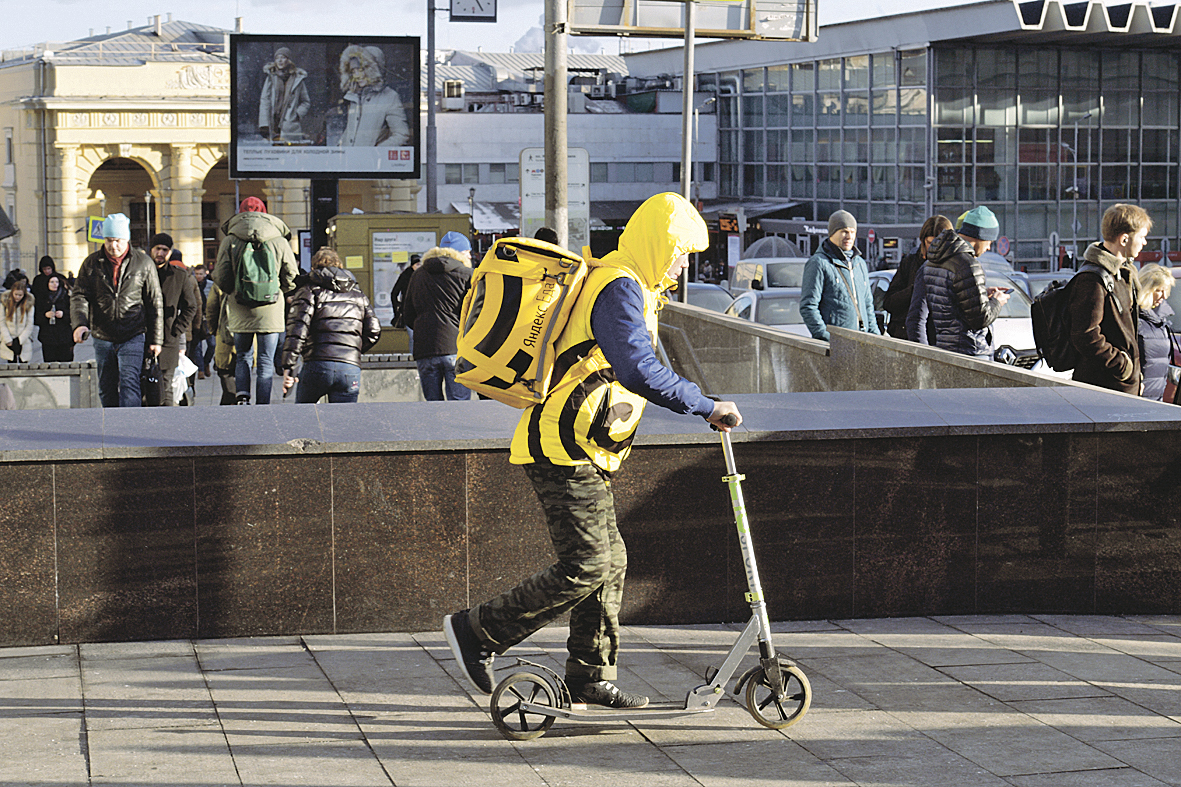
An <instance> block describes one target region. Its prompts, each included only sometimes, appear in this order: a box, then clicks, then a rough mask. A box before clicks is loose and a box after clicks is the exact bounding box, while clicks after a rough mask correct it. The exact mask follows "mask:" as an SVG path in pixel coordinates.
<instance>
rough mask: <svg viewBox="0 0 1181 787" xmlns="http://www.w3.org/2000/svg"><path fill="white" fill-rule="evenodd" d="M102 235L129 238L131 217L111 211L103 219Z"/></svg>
mask: <svg viewBox="0 0 1181 787" xmlns="http://www.w3.org/2000/svg"><path fill="white" fill-rule="evenodd" d="M103 237H104V238H120V239H122V240H131V219H129V218H127V217H126V216H124V215H123V214H122V213H112V214H111V215H110V216H107V217H106V218H105V219H103Z"/></svg>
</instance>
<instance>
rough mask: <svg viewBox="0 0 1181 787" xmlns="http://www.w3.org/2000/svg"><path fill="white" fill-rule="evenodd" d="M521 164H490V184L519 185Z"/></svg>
mask: <svg viewBox="0 0 1181 787" xmlns="http://www.w3.org/2000/svg"><path fill="white" fill-rule="evenodd" d="M520 171H521V165H520V164H489V165H488V182H489V183H517V182H518V181H520Z"/></svg>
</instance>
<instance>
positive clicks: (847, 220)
mask: <svg viewBox="0 0 1181 787" xmlns="http://www.w3.org/2000/svg"><path fill="white" fill-rule="evenodd" d="M847 227H848V228H852V229H857V219H855V218H853V214H852V213H850V212H849V211H847V210H838V211H837V212H836V213H834V214H832V215H831V216H829V217H828V237H830V238H831V237H832V236H833V235H835V234H836V233H837V230H843V229H845V228H847Z"/></svg>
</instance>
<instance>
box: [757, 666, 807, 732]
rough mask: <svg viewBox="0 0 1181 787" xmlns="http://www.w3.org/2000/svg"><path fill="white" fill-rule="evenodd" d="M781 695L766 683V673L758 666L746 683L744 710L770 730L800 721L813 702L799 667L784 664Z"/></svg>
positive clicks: (805, 678) (779, 728)
mask: <svg viewBox="0 0 1181 787" xmlns="http://www.w3.org/2000/svg"><path fill="white" fill-rule="evenodd" d="M782 670H783V672H782V675H783V690H784V691H783V698H782V699H779V698H777V697H776V696H775V693H774V692H773V691H771V688H770V686H768V685H767V675H766V673H765V672H763V670H762V669H759V671H758V672H756V673H755V674H754V675H751V677H750V680H749V681H747V684H746V709H747V710H748V711H750V715H751V716H754V717H755V721H757V722H758V723H759V724H761V725H763V726H764V727H769V728H771V729H773V730H782V729H784V728H785V727H790V726H791V725H793V724H795V723H796V722H797V721H799V720H800V719H801V718H802V717H803V715H804V714H805V713H807V712H808V708H809V707H810V706H811V705H812V685H811V684H810V683H808V676H807V675H805V674H804V673H803V672H802V671H800V669H799V668H798V667H783V668H782Z"/></svg>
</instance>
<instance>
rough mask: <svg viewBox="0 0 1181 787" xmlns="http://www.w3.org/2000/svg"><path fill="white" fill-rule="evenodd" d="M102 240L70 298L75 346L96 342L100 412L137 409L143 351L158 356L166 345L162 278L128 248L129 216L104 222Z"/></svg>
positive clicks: (115, 215) (148, 260)
mask: <svg viewBox="0 0 1181 787" xmlns="http://www.w3.org/2000/svg"><path fill="white" fill-rule="evenodd" d="M103 238H104V240H103V247H102V248H101V249H99V250H98V251H96V252H95V253H93V254H91V255H90V256H89V257H87V258H86V259H85V260H83V261H82V267H81V268H79V270H78V278H77V280H76V281H75V283H74V290H73V292H72V293H71V295H70V316H71V320H72V322H73V324H74V326H75V327H74V343H75V344H81V343H82V342H84V341H86V336H87V335H88V334H91V335H93V337H94V359H95V361H96V362H97V363H98V398H99V401H100V403H101V404H102V406H103V407H139V406H140V404H141V402H140V390H139V375H140V371H141V370H142V369H143V363H144V353H145V345H147V347H146V351H147V352H150V353H152V355H156V356H158V355H159V354H160V350H161V349H162V347H163V345H164V321H163V319H162V315H163V311H164V301H163V297H162V295H161V293H160V278H159V277H158V276H157V274H156V266H155V265H153V264H152V260H151V258H150V257H148V255H146V254H144V253H143V252H142V251H140V250H139V249H133V248H131V220H130V219H128V218H127V216H125V215H123V214H122V213H113V214H111V215H110V216H107V217H106V219H104V220H103ZM145 334H146V336H145Z"/></svg>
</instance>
